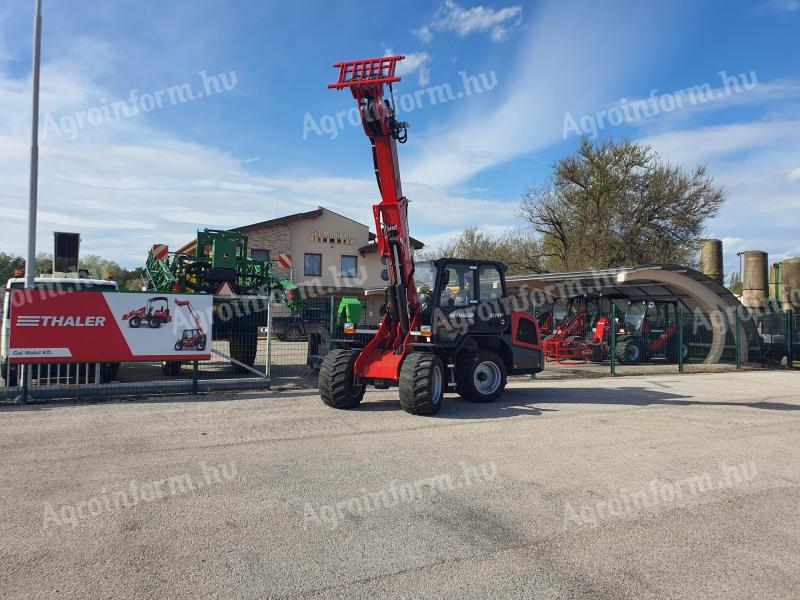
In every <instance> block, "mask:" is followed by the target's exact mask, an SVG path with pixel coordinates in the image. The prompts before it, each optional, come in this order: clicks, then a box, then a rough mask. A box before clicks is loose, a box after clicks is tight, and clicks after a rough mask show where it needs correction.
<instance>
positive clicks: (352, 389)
mask: <svg viewBox="0 0 800 600" xmlns="http://www.w3.org/2000/svg"><path fill="white" fill-rule="evenodd" d="M358 354H359V353H358V351H357V350H342V349H337V350H331V351H330V352H328V354H327V355H326V356H325V359H324V360H323V361H322V365H321V366H320V368H319V395H320V397H321V398H322V401H323V402H324V403H325V404H327V405H328V406H330V407H332V408H339V409H342V410H346V409H350V408H355V407H356V406H358V405H359V404H360V403H361V399H362V398H363V397H364V391H365V390H366V389H367V385H366V383H364V382H361V381H358V380H356V378H355V377H354V376H353V366H354V365H355V362H356V358H358Z"/></svg>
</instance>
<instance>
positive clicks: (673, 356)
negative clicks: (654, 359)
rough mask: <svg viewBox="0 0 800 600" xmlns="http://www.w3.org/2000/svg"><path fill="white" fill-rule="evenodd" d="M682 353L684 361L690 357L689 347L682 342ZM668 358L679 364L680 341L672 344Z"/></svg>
mask: <svg viewBox="0 0 800 600" xmlns="http://www.w3.org/2000/svg"><path fill="white" fill-rule="evenodd" d="M681 354H683V362H686V359H687V358H689V347H688V346H687V345H686V344H681ZM667 360H668V361H669V362H671V363H675V364H678V343H677V342H675V343H674V344H670V348H669V351H668V352H667Z"/></svg>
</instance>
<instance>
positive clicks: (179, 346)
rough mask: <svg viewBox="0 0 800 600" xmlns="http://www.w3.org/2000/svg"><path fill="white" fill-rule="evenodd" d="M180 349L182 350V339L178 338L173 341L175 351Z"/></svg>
mask: <svg viewBox="0 0 800 600" xmlns="http://www.w3.org/2000/svg"><path fill="white" fill-rule="evenodd" d="M181 350H183V340H178V341H177V342H175V351H176V352H180V351H181Z"/></svg>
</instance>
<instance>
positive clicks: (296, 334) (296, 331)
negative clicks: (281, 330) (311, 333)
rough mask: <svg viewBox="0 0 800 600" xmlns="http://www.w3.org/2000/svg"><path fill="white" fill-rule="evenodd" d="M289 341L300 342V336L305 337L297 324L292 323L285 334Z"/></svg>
mask: <svg viewBox="0 0 800 600" xmlns="http://www.w3.org/2000/svg"><path fill="white" fill-rule="evenodd" d="M283 337H284V338H285V340H286V341H287V342H299V341H300V338H302V337H303V330H302V329H300V328H299V327H298V326H297V325H292V326H291V327H289V329H287V330H286V333H285V334H284V336H283Z"/></svg>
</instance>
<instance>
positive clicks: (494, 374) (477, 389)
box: [456, 350, 506, 402]
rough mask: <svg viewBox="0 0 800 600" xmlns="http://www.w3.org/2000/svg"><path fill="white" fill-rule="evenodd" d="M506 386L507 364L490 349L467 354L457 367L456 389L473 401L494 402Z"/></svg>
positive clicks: (462, 395) (463, 396)
mask: <svg viewBox="0 0 800 600" xmlns="http://www.w3.org/2000/svg"><path fill="white" fill-rule="evenodd" d="M505 387H506V366H505V364H504V363H503V361H502V360H500V357H499V356H497V354H495V353H494V352H490V351H488V350H479V351H478V352H474V353H469V354H465V355H464V356H463V357H462V358H460V359H459V361H458V366H457V367H456V390H457V391H458V393H459V395H461V397H462V398H464V399H466V400H470V401H472V402H492V401H494V400H497V398H499V397H500V394H502V393H503V390H504V389H505Z"/></svg>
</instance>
